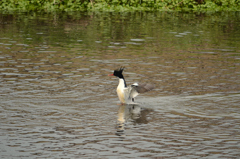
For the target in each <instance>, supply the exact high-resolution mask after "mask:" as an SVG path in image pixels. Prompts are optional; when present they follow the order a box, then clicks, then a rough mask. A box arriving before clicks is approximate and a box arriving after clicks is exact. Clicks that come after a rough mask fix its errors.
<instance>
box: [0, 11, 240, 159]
mask: <svg viewBox="0 0 240 159" xmlns="http://www.w3.org/2000/svg"><path fill="white" fill-rule="evenodd" d="M0 15H1V16H0V28H1V29H0V119H1V122H0V124H1V126H0V158H116V157H120V158H176V157H177V158H203V157H205V158H237V157H238V156H239V155H240V153H239V147H240V145H239V142H240V131H239V127H240V111H239V110H240V107H239V102H240V100H239V99H240V95H239V94H240V84H239V81H240V80H239V79H240V56H239V55H240V48H239V42H240V38H239V37H240V32H239V22H240V20H239V19H240V16H239V13H238V12H229V13H216V14H211V15H210V14H184V13H166V12H164V13H159V12H154V13H151V12H148V13H145V12H141V13H138V12H132V13H63V14H60V13H59V14H55V13H52V14H51V13H49V14H44V13H16V14H3V13H1V14H0ZM120 66H125V67H126V72H125V74H124V75H125V78H126V81H127V83H128V82H129V83H134V82H143V83H144V82H151V83H153V84H154V85H155V86H156V88H155V89H154V90H153V91H151V92H149V93H148V94H143V95H139V96H138V97H137V98H136V102H137V103H140V104H138V105H122V106H119V105H118V99H117V94H116V91H115V90H116V87H117V84H118V83H117V82H118V81H116V80H115V79H110V78H108V76H107V74H109V73H110V72H112V70H114V69H116V68H119V67H120Z"/></svg>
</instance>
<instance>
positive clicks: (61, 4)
mask: <svg viewBox="0 0 240 159" xmlns="http://www.w3.org/2000/svg"><path fill="white" fill-rule="evenodd" d="M0 10H2V11H134V10H139V11H197V12H204V11H240V0H0Z"/></svg>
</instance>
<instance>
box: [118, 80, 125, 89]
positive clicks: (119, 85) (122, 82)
mask: <svg viewBox="0 0 240 159" xmlns="http://www.w3.org/2000/svg"><path fill="white" fill-rule="evenodd" d="M118 87H119V88H122V89H123V88H125V87H127V86H126V82H125V80H124V79H123V78H119V83H118Z"/></svg>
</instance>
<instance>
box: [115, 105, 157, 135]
mask: <svg viewBox="0 0 240 159" xmlns="http://www.w3.org/2000/svg"><path fill="white" fill-rule="evenodd" d="M152 111H153V110H151V109H149V108H145V109H143V108H141V106H139V105H136V104H130V105H121V106H119V109H118V123H117V132H116V135H118V136H125V133H124V130H125V125H126V124H127V122H129V121H130V120H132V122H133V123H135V124H147V123H148V120H147V115H148V114H149V113H150V112H152Z"/></svg>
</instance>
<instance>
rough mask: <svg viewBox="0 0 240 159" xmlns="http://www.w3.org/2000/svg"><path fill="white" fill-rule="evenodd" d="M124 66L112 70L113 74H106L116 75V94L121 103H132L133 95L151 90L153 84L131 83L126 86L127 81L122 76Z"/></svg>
mask: <svg viewBox="0 0 240 159" xmlns="http://www.w3.org/2000/svg"><path fill="white" fill-rule="evenodd" d="M123 70H124V67H120V68H119V69H116V70H114V72H113V74H109V75H108V76H116V77H118V78H119V83H118V86H117V90H116V91H117V95H118V98H119V100H120V102H121V104H122V105H124V104H129V103H134V101H135V99H134V98H135V97H136V96H138V95H139V94H140V93H145V92H148V91H151V90H152V89H153V88H154V85H153V84H149V83H133V84H132V85H129V86H127V83H126V81H125V79H124V76H123V74H122V73H123Z"/></svg>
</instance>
